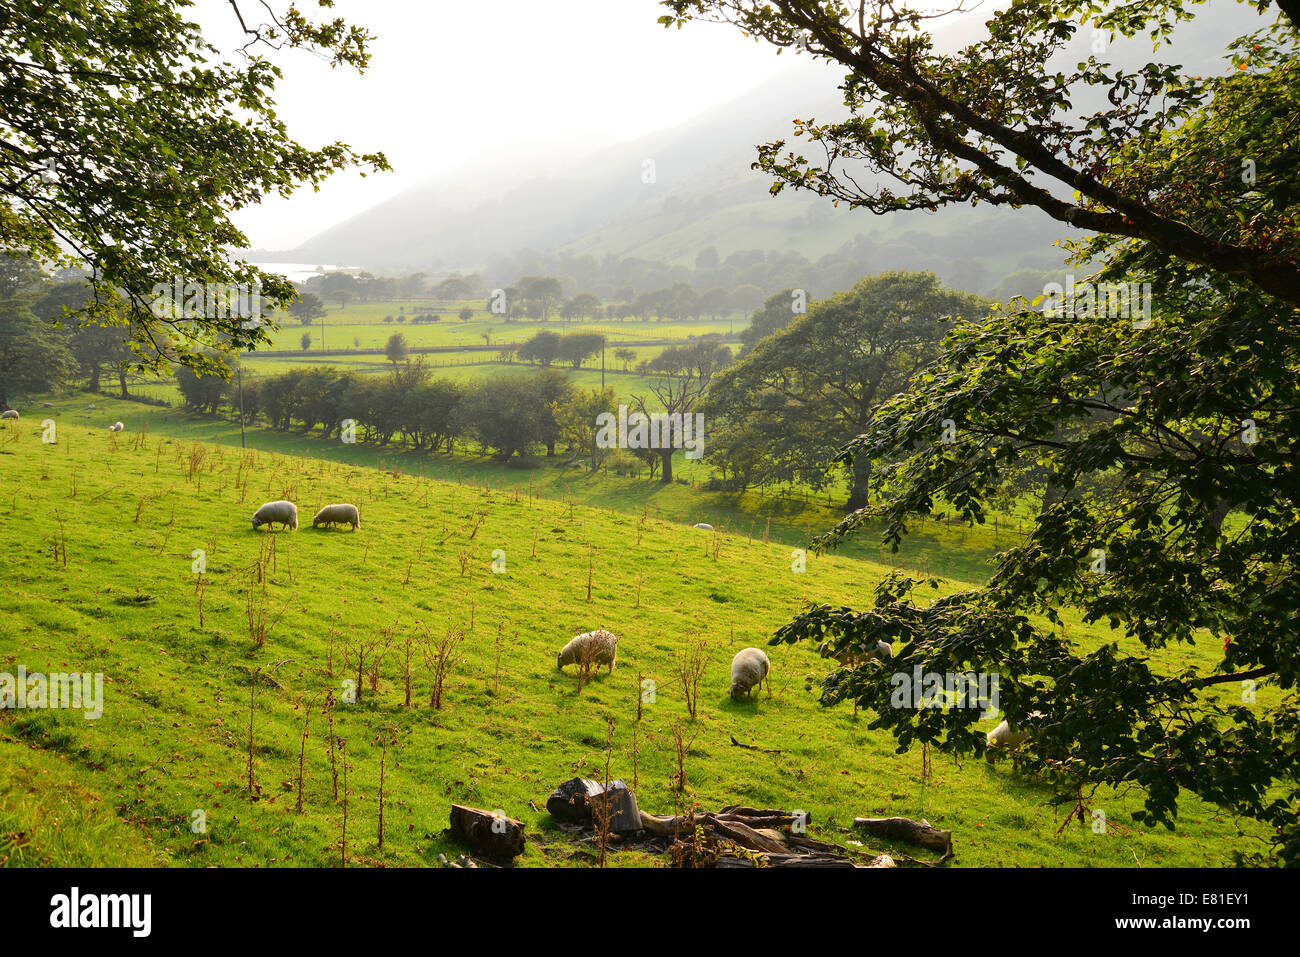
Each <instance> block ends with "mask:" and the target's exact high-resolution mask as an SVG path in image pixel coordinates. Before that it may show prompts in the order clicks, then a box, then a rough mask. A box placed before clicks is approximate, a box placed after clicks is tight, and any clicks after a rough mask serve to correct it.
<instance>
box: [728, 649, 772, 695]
mask: <svg viewBox="0 0 1300 957" xmlns="http://www.w3.org/2000/svg"><path fill="white" fill-rule="evenodd" d="M770 669H771V662H769V661H768V660H767V655H766V654H764V653H763V651H762V650H761V649H759V648H742V649H741V650H740V651H738V652H736V657H734V658H732V659H731V699H732V700H733V701H739V700H740V699H741V698H742V697H743V696H745V695H748V694H749V693H750V691H752V690H753V689H754V688H760V689H761V688H762V685H763V679H764V678H767V690H768V692H769V693H770V692H771V690H772V679H771V678H768V671H769V670H770Z"/></svg>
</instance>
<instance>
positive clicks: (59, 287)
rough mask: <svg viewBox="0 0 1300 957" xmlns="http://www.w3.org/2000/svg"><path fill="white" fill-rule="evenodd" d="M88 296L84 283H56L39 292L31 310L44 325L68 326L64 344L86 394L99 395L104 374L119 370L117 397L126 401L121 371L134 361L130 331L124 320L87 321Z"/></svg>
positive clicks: (78, 280) (89, 290)
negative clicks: (83, 384)
mask: <svg viewBox="0 0 1300 957" xmlns="http://www.w3.org/2000/svg"><path fill="white" fill-rule="evenodd" d="M90 292H91V289H90V284H89V283H87V282H86V281H85V280H84V279H76V280H73V281H70V282H62V283H56V284H55V285H53V286H50V287H48V288H46V289H44V290H43V291H42V293H41V295H40V296H39V298H38V299H36V300H35V303H34V305H33V307H32V310H33V312H35V313H36V316H37V318H39V319H42V320H44V321H46V322H49V323H52V324H55V325H63V326H65V327H66V326H69V325H70V326H71V328H70V329H69V334H68V340H67V344H68V346H69V348H70V349H71V351H72V358H73V360H74V361H75V362H76V367H77V372H78V374H79V375H81V376H82V377H84V378H85V380H86V383H87V386H86V388H87V390H88V391H90V392H98V391H99V388H100V379H101V377H102V376H103V374H104V373H105V371H112V372H118V371H119V370H120V371H121V373H122V374H121V376H120V380H121V395H122V398H124V399H125V398H128V394H127V390H126V375H125V371H126V369H127V368H128V367H129V365H130V363H131V362H132V360H133V359H134V353H133V352H132V351H131V341H130V330H129V328H127V327H126V326H127V324H126V322H125V321H124V320H119V323H118V324H116V325H100V324H99V323H96V322H92V321H91V320H90V319H88V318H87V317H86V315H85V307H86V300H87V298H88V297H89V296H90Z"/></svg>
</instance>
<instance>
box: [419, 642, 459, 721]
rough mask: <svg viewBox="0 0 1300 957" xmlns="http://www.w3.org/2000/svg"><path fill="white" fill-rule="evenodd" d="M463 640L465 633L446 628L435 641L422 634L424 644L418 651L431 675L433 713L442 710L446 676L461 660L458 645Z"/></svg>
mask: <svg viewBox="0 0 1300 957" xmlns="http://www.w3.org/2000/svg"><path fill="white" fill-rule="evenodd" d="M464 640H465V632H464V631H460V630H457V629H452V628H448V629H447V630H446V631H445V632H444V633H443V636H442V638H440V639H436V640H435V639H434V638H433V637H432V636H431V635H430V634H429V633H428V632H427V631H426V632H425V633H424V644H423V645H422V646H421V648H420V650H421V652H423V654H424V662H425V664H426V665H427V666H428V668H429V671H430V673H431V675H432V682H431V687H430V690H429V705H430V706H431V707H432V708H433V709H434V710H435V711H441V710H442V704H443V699H444V691H445V684H446V680H447V676H448V675H449V674H451V672H452V671H453V670H455V668H456V665H458V664H459V663H460V662H461V660H462V655H461V653H460V644H461V642H463V641H464Z"/></svg>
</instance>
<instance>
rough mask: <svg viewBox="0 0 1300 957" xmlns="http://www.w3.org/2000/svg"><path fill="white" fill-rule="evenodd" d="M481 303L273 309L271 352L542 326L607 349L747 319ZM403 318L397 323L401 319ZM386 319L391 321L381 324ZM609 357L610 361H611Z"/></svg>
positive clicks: (516, 339) (474, 342) (501, 337)
mask: <svg viewBox="0 0 1300 957" xmlns="http://www.w3.org/2000/svg"><path fill="white" fill-rule="evenodd" d="M464 306H469V307H470V308H472V309H473V310H474V318H472V319H470V320H468V321H465V320H462V319H460V318H458V313H459V312H460V310H461V308H463V307H464ZM484 306H485V303H484V302H482V301H474V302H445V301H435V300H431V299H430V300H415V299H403V300H391V301H389V300H385V301H383V302H358V303H349V304H348V305H347V306H345V307H343V308H342V309H340V308H339V307H338V306H337V304H332V303H327V304H326V310H325V311H326V315H325V317H324V319H317V320H315V321H314V322H312V324H311V325H309V326H303V325H301V324H299V323H298V321H297V320H296V319H294V318H293V317H292V316H289V315H286V314H284V313H276V314H274V315H273V316H272V317H271V318H272V319H273V320H274V321H275V322H276V323H277V324H278V325H279V326H280V328H279V329H275V330H272V331H271V345H270V347H269V348H270V349H271V350H291V351H299V350H301V349H302V336H303V333H310V334H311V336H312V345H311V348H312V349H313V350H319V349H322V348H324V349H354V348H360V349H382V348H383V347H384V343H386V342H387V341H388V337H389V336H391V335H392V334H393V333H395V332H401V333H404V334H405V335H406V338H407V340H408V341H409V342H410V343H411V345H412V346H417V347H418V346H426V347H432V346H462V347H468V346H482V345H484V344H485V340H484V338H483V335H484V333H487V332H488V331H489V330H491V334H490V341H491V344H492V345H497V344H500V343H520V342H524V341H526V340H528V339H531V338H532V337H533V336H534V335H536V334H537V333H538V332H540V331H542V330H547V331H550V332H557V333H560V334H561V335H563V334H564V333H568V332H576V331H578V330H583V331H594V332H603V333H604V334H605V336H606V337H607V338H608V339H609V341H610V344H611V348H613V347H616V346H618V345H619V343H620V341H624V340H627V341H638V340H644V339H681V340H685V339H688V338H690V337H691V336H702V335H715V334H716V335H729V334H732V333H738V332H740V330H741V329H743V328H745V326H746V325H747V320H746V319H745V318H744V317H743V316H741V315H739V314H737V315H735V316H731V317H726V318H718V319H707V318H706V319H695V320H683V321H681V322H677V321H674V320H664V321H662V322H660V321H656V320H654V319H649V320H643V319H629V320H626V321H622V320H603V319H602V320H586V319H575V320H564V319H558V318H552V319H551V320H549V321H547V322H541V321H538V320H531V319H519V320H512V321H510V322H506V321H505V319H504V318H502V317H501V316H494V315H492V314H491V313H489V312H488V311H487V310H486V309H485V308H484ZM429 309H434V310H437V311H438V313H439V314H440V315H441V317H442V318H441V319H440V320H439V321H438V322H421V323H416V322H414V321H413V320H414V318H415V315H416V310H429ZM402 317H404V318H405V321H404V322H399V321H398V320H399V318H402ZM385 318H388V319H390V320H391V321H389V322H385V321H384V320H385ZM613 361H614V360H613V357H612V356H610V358H609V362H610V363H613Z"/></svg>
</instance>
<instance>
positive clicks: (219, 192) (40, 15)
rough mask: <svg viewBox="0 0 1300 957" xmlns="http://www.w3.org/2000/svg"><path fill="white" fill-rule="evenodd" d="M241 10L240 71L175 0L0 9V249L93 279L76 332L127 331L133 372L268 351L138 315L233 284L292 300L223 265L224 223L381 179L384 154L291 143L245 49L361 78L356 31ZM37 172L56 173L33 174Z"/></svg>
mask: <svg viewBox="0 0 1300 957" xmlns="http://www.w3.org/2000/svg"><path fill="white" fill-rule="evenodd" d="M240 6H241V5H240V4H237V3H236V4H231V16H232V17H234V18H236V19H238V21H239V22H240V25H241V27H242V28H243V29H244V30H245V35H246V37H247V41H248V42H247V45H246V46H244V47H243V48H242V49H240V50H238V51H235V55H234V62H232V61H231V60H223V59H220V57H219V53H220V51H216V50H215V49H214V48H213V47H211V46H210V45H208V44H206V43H205V42H204V41H203V39H202V36H201V34H200V32H199V29H198V27H197V26H196V25H195V24H193V23H190V22H188V21H187V20H186V19H185V16H186V13H187V12H188V5H187V4H184V3H181V2H179V0H140V2H135V3H131V4H128V5H125V6H124V5H122V4H118V3H111V2H107V0H83V2H71V0H65V2H60V3H53V4H50V3H35V2H31V0H17V2H15V3H11V4H6V6H5V9H4V10H3V11H0V104H3V111H2V112H0V138H2V139H3V141H4V142H5V145H6V149H4V150H3V151H0V191H3V193H4V194H5V196H6V199H7V202H6V203H5V204H4V211H3V213H0V249H2V250H11V251H30V252H31V253H32V254H33V255H36V256H38V257H39V258H40V259H41V260H42V261H44V262H46V263H47V264H53V265H66V266H83V267H87V268H89V269H90V270H92V271H93V277H92V283H93V287H94V289H93V292H94V296H93V298H92V303H91V305H90V306H89V307H88V309H87V310H86V315H87V317H88V318H89V319H91V320H92V321H97V322H101V323H105V324H111V323H113V322H116V321H118V317H119V316H125V317H126V318H127V319H128V320H129V322H130V326H131V332H132V337H133V339H134V342H135V345H136V350H137V358H138V360H139V362H140V364H142V365H146V366H153V367H157V366H163V365H165V364H166V363H167V362H168V361H169V360H175V361H179V362H180V363H182V364H187V365H194V366H196V367H198V368H203V367H209V366H210V365H211V363H210V362H209V361H208V360H206V359H205V358H204V353H205V351H206V350H209V349H216V350H219V351H223V352H225V351H237V350H240V349H247V348H251V347H254V346H256V345H257V344H258V343H261V342H264V341H266V334H265V332H264V330H263V329H262V327H260V326H257V325H255V324H252V325H246V324H245V323H244V322H243V321H242V317H234V318H232V317H228V316H227V317H222V316H217V315H207V316H200V317H198V318H197V321H195V322H192V323H190V322H186V323H182V322H178V321H176V320H174V319H171V318H167V317H164V318H161V319H160V318H158V317H156V316H154V315H152V314H151V312H150V309H149V307H150V304H151V303H152V302H153V300H154V299H155V298H156V297H155V294H154V287H155V286H158V285H164V286H170V285H171V284H172V283H173V282H175V281H177V280H179V281H180V282H182V283H186V282H192V283H199V284H208V283H213V284H222V285H228V286H235V285H243V286H248V287H255V288H258V289H259V290H260V293H261V295H262V297H263V298H264V300H266V301H267V303H268V305H269V306H284V305H287V304H288V303H289V301H290V300H291V299H292V297H293V289H292V287H291V286H290V284H289V283H288V282H287V280H285V279H284V278H283V277H281V276H276V275H273V274H270V273H265V272H262V271H261V270H258V269H256V268H254V267H252V266H251V265H249V264H248V263H246V262H243V261H240V260H239V259H237V258H231V257H230V255H229V254H230V251H231V250H232V249H241V248H243V247H244V246H246V245H247V242H246V239H245V237H244V236H243V234H242V233H241V232H240V231H239V230H238V229H236V228H235V226H234V225H233V224H232V222H231V220H230V213H231V212H233V211H234V210H237V209H240V208H242V207H244V206H247V205H249V204H251V203H256V202H258V201H259V200H260V199H261V198H262V197H263V196H265V195H267V194H270V193H277V194H279V195H288V194H289V193H290V192H291V191H292V190H293V189H294V188H295V187H297V186H298V185H299V184H301V183H304V182H306V183H311V184H313V185H316V184H318V183H319V182H321V181H322V180H323V179H324V178H325V177H326V176H328V175H329V174H330V173H331V172H334V171H335V170H339V169H343V168H346V167H349V166H353V165H365V166H368V167H370V168H371V169H374V170H379V169H387V168H388V163H387V161H386V160H385V159H384V157H383V155H382V154H356V153H354V152H353V151H352V150H351V149H349V148H348V147H346V146H345V145H343V144H341V143H334V144H330V145H327V146H325V147H323V148H321V149H317V150H312V149H307V148H306V147H303V146H301V145H300V144H298V143H296V142H295V141H294V140H293V139H292V138H291V137H290V136H289V134H288V131H287V130H286V128H285V126H284V124H283V123H282V122H281V121H280V119H279V118H278V116H277V114H276V112H275V107H274V100H273V93H274V87H275V81H276V79H277V78H278V76H279V71H278V69H277V68H276V67H275V66H274V65H273V64H272V63H270V62H269V61H268V60H266V59H264V58H262V57H261V56H259V55H258V53H257V52H256V51H257V50H258V48H259V47H262V46H266V47H268V48H271V47H276V48H284V47H304V48H310V49H315V50H317V51H318V52H324V53H325V54H326V55H327V56H329V57H330V59H331V62H333V63H336V64H348V65H351V66H354V67H357V68H362V67H364V66H365V64H366V62H367V58H368V55H367V54H366V52H365V44H366V42H367V40H368V39H369V37H368V35H367V34H366V33H365V31H364V30H360V29H358V28H353V27H348V26H346V25H345V24H343V23H342V22H341V21H337V20H336V21H333V22H330V23H324V24H313V23H312V22H310V21H308V20H307V19H306V18H305V17H303V16H302V15H301V14H300V13H298V12H297V11H296V10H295V9H293V8H290V9H289V10H288V11H287V12H286V13H284V14H283V15H282V16H279V17H276V16H275V15H274V11H273V10H272V9H271V8H270V7H263V6H260V5H259V6H258V8H257V11H258V16H259V17H261V18H265V17H267V16H268V15H270V16H271V22H270V23H269V24H261V25H258V24H257V23H248V22H244V21H243V20H242V12H241V10H240ZM47 164H52V169H53V172H54V173H55V174H56V175H55V176H52V177H51V176H44V175H42V172H43V171H45V170H47V169H48V168H49V167H48V166H47Z"/></svg>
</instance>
